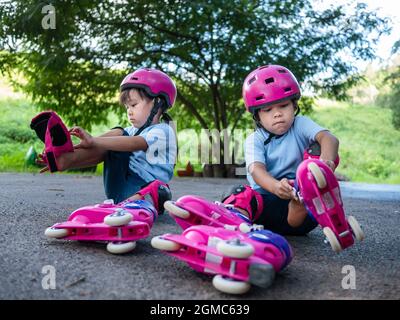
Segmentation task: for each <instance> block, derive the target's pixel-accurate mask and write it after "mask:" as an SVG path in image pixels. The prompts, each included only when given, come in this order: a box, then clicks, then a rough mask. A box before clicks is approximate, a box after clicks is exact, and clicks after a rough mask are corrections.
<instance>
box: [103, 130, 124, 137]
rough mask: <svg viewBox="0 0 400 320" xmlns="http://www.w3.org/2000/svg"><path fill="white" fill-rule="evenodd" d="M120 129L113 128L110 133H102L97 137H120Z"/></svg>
mask: <svg viewBox="0 0 400 320" xmlns="http://www.w3.org/2000/svg"><path fill="white" fill-rule="evenodd" d="M122 133H123V131H122V129H120V128H115V129H111V130H110V131H107V132H106V133H103V134H102V135H100V136H99V137H115V136H122Z"/></svg>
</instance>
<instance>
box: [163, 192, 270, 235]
mask: <svg viewBox="0 0 400 320" xmlns="http://www.w3.org/2000/svg"><path fill="white" fill-rule="evenodd" d="M234 206H235V207H234ZM164 207H165V209H166V210H167V211H168V212H169V213H170V215H171V216H172V217H173V218H174V219H175V221H176V222H177V224H178V225H179V226H180V227H181V228H182V229H187V228H189V227H190V226H193V225H207V226H213V227H222V228H225V229H229V230H240V231H242V232H250V231H252V230H260V229H263V226H260V225H254V224H252V220H254V219H253V212H255V214H254V215H255V217H258V216H259V215H260V213H261V212H262V199H261V197H260V195H259V194H258V193H256V192H254V191H253V190H252V189H251V188H250V187H249V186H245V185H240V186H238V187H237V192H236V194H234V195H231V196H229V197H228V198H226V199H225V200H224V203H220V202H211V201H208V200H206V199H204V198H202V197H199V196H192V195H188V196H183V197H180V198H179V199H178V200H177V201H167V202H165V204H164ZM240 209H242V210H244V211H245V212H247V214H248V216H249V217H247V216H246V215H245V214H244V213H243V212H241V211H240Z"/></svg>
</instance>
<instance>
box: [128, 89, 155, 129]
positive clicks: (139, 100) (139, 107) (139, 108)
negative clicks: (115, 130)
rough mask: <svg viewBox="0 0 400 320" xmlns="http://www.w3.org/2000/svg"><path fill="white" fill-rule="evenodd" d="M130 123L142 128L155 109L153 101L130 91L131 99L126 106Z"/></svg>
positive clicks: (133, 90)
mask: <svg viewBox="0 0 400 320" xmlns="http://www.w3.org/2000/svg"><path fill="white" fill-rule="evenodd" d="M125 107H126V111H127V115H128V119H129V122H130V123H131V124H132V125H133V126H134V127H135V128H140V127H142V126H143V125H144V124H145V123H146V120H147V118H148V117H149V115H150V112H151V109H152V108H153V101H152V100H151V99H149V98H147V97H141V96H140V94H139V93H138V91H137V90H135V89H131V90H129V98H128V100H127V101H126V104H125Z"/></svg>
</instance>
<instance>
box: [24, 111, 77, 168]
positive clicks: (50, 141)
mask: <svg viewBox="0 0 400 320" xmlns="http://www.w3.org/2000/svg"><path fill="white" fill-rule="evenodd" d="M30 127H31V129H32V130H35V132H36V135H37V136H38V137H39V139H40V140H42V141H43V143H44V151H43V153H42V154H40V155H39V157H40V158H41V162H43V163H45V164H46V165H47V166H48V167H49V170H50V172H56V171H58V166H57V161H56V159H57V157H59V156H60V155H61V154H63V153H66V152H73V151H74V147H73V144H72V140H71V135H70V133H69V131H68V129H67V127H66V126H65V125H64V123H63V121H62V120H61V118H60V117H59V116H58V114H57V113H55V112H54V111H44V112H41V113H39V114H38V115H37V116H36V117H34V118H33V119H32V121H31V125H30Z"/></svg>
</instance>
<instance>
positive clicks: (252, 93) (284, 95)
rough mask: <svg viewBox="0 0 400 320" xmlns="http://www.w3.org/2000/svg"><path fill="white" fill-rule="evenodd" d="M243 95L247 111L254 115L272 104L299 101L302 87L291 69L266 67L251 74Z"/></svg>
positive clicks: (245, 83) (276, 66)
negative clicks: (290, 100)
mask: <svg viewBox="0 0 400 320" xmlns="http://www.w3.org/2000/svg"><path fill="white" fill-rule="evenodd" d="M242 95H243V100H244V104H245V106H246V110H247V111H249V112H251V113H254V112H255V111H256V110H258V109H261V108H263V107H265V106H268V105H270V104H274V103H279V102H281V101H285V100H288V99H296V100H297V99H299V98H300V96H301V93H300V86H299V83H298V82H297V80H296V78H295V76H294V75H293V73H291V72H290V70H289V69H287V68H285V67H282V66H279V65H266V66H262V67H258V68H257V69H256V70H254V71H252V72H250V74H249V75H248V76H247V77H246V79H245V80H244V83H243V89H242Z"/></svg>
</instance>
